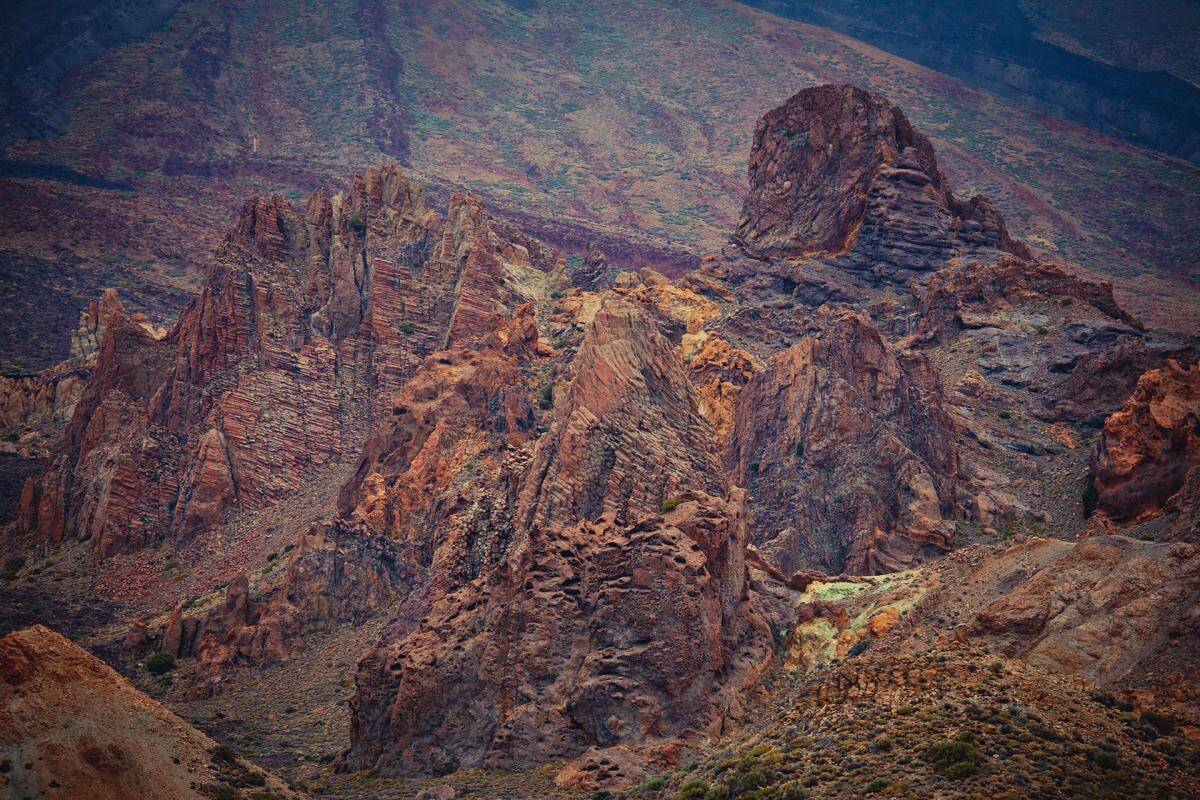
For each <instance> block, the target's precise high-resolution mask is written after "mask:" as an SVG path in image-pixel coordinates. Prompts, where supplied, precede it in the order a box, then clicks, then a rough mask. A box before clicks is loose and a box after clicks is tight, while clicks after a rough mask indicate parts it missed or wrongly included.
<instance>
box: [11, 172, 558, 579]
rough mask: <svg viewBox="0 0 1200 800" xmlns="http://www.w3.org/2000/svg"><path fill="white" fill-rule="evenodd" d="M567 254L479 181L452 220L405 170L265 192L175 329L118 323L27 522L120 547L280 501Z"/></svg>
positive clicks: (549, 280) (546, 282) (53, 533)
mask: <svg viewBox="0 0 1200 800" xmlns="http://www.w3.org/2000/svg"><path fill="white" fill-rule="evenodd" d="M562 269H563V265H562V261H561V259H559V258H558V257H557V255H555V254H554V253H553V252H552V251H550V250H548V249H546V248H545V247H543V246H542V245H540V244H539V243H537V242H536V241H535V240H532V239H530V238H528V237H526V236H524V235H522V234H520V233H519V232H517V231H515V230H512V229H511V228H509V227H507V226H505V225H502V224H499V223H496V222H494V221H493V220H491V219H489V218H488V217H487V215H486V214H485V213H484V211H483V209H482V207H481V206H480V204H479V203H478V201H477V200H475V199H474V198H472V197H470V196H462V195H455V196H454V197H453V198H452V199H451V202H450V207H449V210H448V212H447V216H446V221H445V223H442V221H441V220H440V218H439V217H438V215H437V214H436V213H435V212H433V211H432V210H430V209H429V208H428V207H427V206H426V204H425V201H424V197H423V193H422V190H421V188H420V187H419V186H417V185H416V184H413V183H411V182H410V181H409V180H408V179H407V178H406V177H405V176H404V174H403V173H402V172H401V171H400V170H399V169H398V168H395V167H385V168H380V169H376V170H371V171H368V172H367V173H366V174H365V175H359V176H356V177H355V180H354V183H353V185H352V186H351V187H350V188H349V189H348V190H347V191H345V192H342V193H338V194H333V195H331V194H329V193H327V192H318V193H317V194H315V195H313V197H312V198H311V199H310V200H309V201H308V203H307V204H306V205H305V206H304V207H303V208H302V209H296V208H294V207H292V205H291V204H290V203H289V202H288V201H287V200H285V199H283V198H281V197H271V198H256V199H254V200H251V201H249V202H247V203H246V205H245V206H244V208H243V209H242V213H241V217H240V219H239V221H238V223H237V226H236V227H235V229H234V230H233V231H232V232H231V233H230V234H229V236H228V237H227V238H226V240H225V242H224V243H223V244H222V246H221V247H220V248H219V249H218V251H217V253H216V255H215V257H214V260H213V263H212V265H211V267H210V269H209V272H208V276H207V279H206V282H205V285H204V288H203V290H202V291H201V293H200V295H199V296H198V297H197V298H196V299H195V300H194V301H193V303H192V304H191V306H190V307H189V308H188V309H187V311H185V312H184V314H183V315H182V317H181V318H180V320H179V322H178V323H177V324H176V325H175V327H174V328H173V329H172V330H171V332H170V333H169V334H168V335H167V336H166V337H165V338H163V339H161V340H160V339H158V338H156V337H153V336H150V335H149V334H147V333H146V332H144V331H141V332H139V329H138V328H137V326H136V325H135V324H134V323H133V321H132V320H128V319H126V318H124V317H120V316H119V315H118V316H117V317H115V319H118V320H122V319H125V321H124V322H120V323H119V324H113V323H111V322H110V323H108V324H107V326H106V327H107V331H106V332H105V333H104V334H103V335H102V337H101V341H102V345H101V350H100V354H99V356H98V360H97V366H96V369H95V373H94V375H93V376H92V378H91V379H90V380H89V383H88V386H87V388H86V390H85V392H84V397H83V400H81V401H80V403H79V404H78V407H77V408H76V410H75V413H74V416H73V419H72V422H71V424H70V426H69V429H68V433H67V436H66V437H65V438H64V440H63V442H62V443H61V444H60V446H59V447H58V449H57V450H56V451H55V454H54V458H53V461H52V463H51V465H50V468H49V470H48V471H47V474H46V475H45V476H44V477H43V478H42V479H40V480H37V481H34V482H32V483H31V484H30V485H29V486H28V487H27V489H26V492H25V494H26V498H25V501H24V502H23V506H22V508H23V513H22V517H21V522H22V525H23V526H24V528H25V529H27V530H32V531H35V532H36V533H37V535H38V537H39V538H41V539H43V540H45V539H49V540H54V541H57V540H60V539H62V538H64V537H78V538H89V537H91V538H92V539H93V540H94V541H95V542H96V543H97V551H98V555H100V556H106V555H110V554H112V553H115V552H118V551H121V550H126V549H129V548H133V547H137V546H140V545H142V544H144V543H146V542H148V541H153V540H156V539H158V538H161V537H162V536H164V535H171V536H174V537H176V538H178V539H181V540H184V539H187V538H188V537H191V536H195V535H197V534H198V533H199V532H201V531H203V530H205V529H207V528H208V527H210V526H212V525H214V524H217V523H218V522H220V520H221V519H222V517H223V515H224V514H225V513H226V512H228V511H230V510H231V509H237V510H241V511H255V510H258V509H262V508H265V507H267V506H269V505H272V504H273V503H275V502H278V501H279V500H281V499H283V498H284V497H287V496H288V495H289V494H290V493H292V492H293V491H295V490H296V489H297V488H299V487H300V486H301V485H302V484H303V483H304V481H305V480H307V479H308V478H310V477H311V476H312V475H314V474H315V473H316V472H317V471H319V470H321V469H323V468H325V467H327V466H329V465H332V464H336V463H340V462H343V461H347V460H349V459H352V458H354V457H355V456H356V455H357V454H358V452H359V449H360V447H361V446H362V443H363V440H364V438H365V436H366V433H367V432H368V431H369V430H370V427H371V422H372V420H373V419H379V418H381V417H382V416H383V415H384V414H385V413H386V409H387V408H388V401H389V400H390V398H391V396H392V394H394V393H395V392H396V391H397V390H399V388H400V387H401V386H403V385H404V383H405V382H406V381H407V380H408V378H409V377H411V375H412V374H413V372H414V371H415V370H416V368H417V366H418V365H419V364H420V363H421V361H422V360H423V359H424V358H425V357H426V356H427V355H429V354H430V353H432V352H433V351H435V350H438V349H440V348H442V347H446V346H450V345H469V344H471V343H474V342H478V341H479V340H480V339H481V338H482V337H483V336H485V335H489V334H490V333H491V332H492V330H493V329H494V327H495V319H496V318H497V316H499V317H506V316H509V315H511V313H512V312H513V310H514V309H515V308H516V307H517V306H519V305H521V304H522V303H525V302H528V301H529V300H539V301H540V300H542V299H544V298H545V297H547V296H549V294H550V293H551V291H552V290H553V287H554V286H556V285H557V282H559V281H561V280H562ZM97 335H99V334H97ZM135 384H136V385H135Z"/></svg>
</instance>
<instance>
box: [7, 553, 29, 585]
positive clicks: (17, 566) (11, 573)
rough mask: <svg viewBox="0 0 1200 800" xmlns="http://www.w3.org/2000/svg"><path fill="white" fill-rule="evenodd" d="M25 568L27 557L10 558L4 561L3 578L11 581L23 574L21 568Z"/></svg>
mask: <svg viewBox="0 0 1200 800" xmlns="http://www.w3.org/2000/svg"><path fill="white" fill-rule="evenodd" d="M24 566H25V556H9V557H8V558H6V559H5V560H4V573H3V578H4V580H6V581H11V580H12V579H14V578H16V577H17V575H19V574H21V568H22V567H24Z"/></svg>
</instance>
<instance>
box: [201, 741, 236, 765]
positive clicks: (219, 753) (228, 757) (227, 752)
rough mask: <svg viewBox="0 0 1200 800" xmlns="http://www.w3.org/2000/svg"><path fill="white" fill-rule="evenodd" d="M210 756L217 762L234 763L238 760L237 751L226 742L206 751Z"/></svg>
mask: <svg viewBox="0 0 1200 800" xmlns="http://www.w3.org/2000/svg"><path fill="white" fill-rule="evenodd" d="M208 754H209V755H210V756H212V760H213V761H214V762H216V763H218V764H236V763H237V762H238V756H237V751H236V750H234V749H233V748H232V747H230V746H229V745H227V744H219V745H217V746H216V747H213V748H212V749H211V750H209V751H208Z"/></svg>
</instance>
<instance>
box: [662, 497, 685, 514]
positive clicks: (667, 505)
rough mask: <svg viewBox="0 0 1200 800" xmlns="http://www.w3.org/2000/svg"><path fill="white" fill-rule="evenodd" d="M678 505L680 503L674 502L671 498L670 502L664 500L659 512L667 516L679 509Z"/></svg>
mask: <svg viewBox="0 0 1200 800" xmlns="http://www.w3.org/2000/svg"><path fill="white" fill-rule="evenodd" d="M679 503H680V501H679V500H676V499H674V498H672V499H670V500H664V501H663V504H662V506H661V507H660V508H659V510H660V511H662V513H664V514H668V513H670V512H672V511H674V510H675V509H677V508H679Z"/></svg>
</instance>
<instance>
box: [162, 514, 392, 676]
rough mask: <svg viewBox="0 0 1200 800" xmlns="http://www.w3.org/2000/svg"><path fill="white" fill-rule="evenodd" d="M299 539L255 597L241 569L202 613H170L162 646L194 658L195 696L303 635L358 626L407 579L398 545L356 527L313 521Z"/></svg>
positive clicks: (277, 657) (275, 658)
mask: <svg viewBox="0 0 1200 800" xmlns="http://www.w3.org/2000/svg"><path fill="white" fill-rule="evenodd" d="M297 544H298V546H297V547H296V550H295V552H294V553H293V555H292V558H291V560H290V561H289V562H288V568H287V574H286V575H285V577H284V580H283V583H282V584H281V585H280V586H279V587H278V588H276V589H273V590H268V591H267V592H265V593H264V594H263V595H262V596H260V597H255V596H253V595H252V593H251V587H250V583H249V581H248V579H247V577H246V575H245V574H244V573H243V574H240V575H238V576H237V577H236V578H235V579H234V580H232V581H231V582H230V584H229V586H228V588H227V589H226V592H225V598H224V600H223V601H222V602H221V603H219V604H218V605H217V606H216V607H215V608H213V609H211V610H210V611H209V612H208V613H207V614H205V615H204V616H203V617H194V616H186V615H185V614H184V609H183V606H182V605H181V606H179V607H177V608H176V609H175V610H174V612H172V614H171V616H170V618H169V619H168V621H167V625H166V627H165V629H164V630H163V632H162V638H161V645H160V646H161V649H162V650H164V651H166V652H168V653H171V654H173V655H175V656H177V657H180V658H183V657H192V656H194V657H195V659H196V662H195V666H194V669H193V674H192V686H191V694H192V695H193V696H206V695H208V694H211V693H212V692H214V691H218V690H219V689H220V688H221V685H222V683H223V682H224V681H225V680H226V678H227V677H228V676H229V673H230V670H231V669H232V668H234V667H237V666H239V665H241V666H255V667H262V666H267V665H270V664H276V663H280V662H283V661H286V660H287V659H288V658H290V657H291V656H293V655H294V654H295V653H297V652H299V651H301V650H303V649H304V645H305V638H306V636H308V635H311V634H314V633H321V632H329V631H331V630H334V629H335V628H336V627H337V626H340V625H359V624H361V623H362V622H363V621H365V620H366V619H367V618H368V617H370V616H372V615H373V614H376V613H379V612H380V610H381V609H386V608H389V607H391V606H392V605H393V604H394V603H395V602H396V601H397V600H398V599H399V598H401V597H403V596H404V594H405V593H406V592H407V591H408V589H409V588H410V586H411V584H412V570H411V568H410V566H409V564H408V563H407V561H406V559H405V558H404V557H403V553H402V550H401V548H399V547H398V546H397V545H396V544H395V543H393V542H391V541H390V540H388V539H385V538H382V537H379V536H373V535H371V534H370V532H369V531H367V530H365V529H364V528H363V527H362V526H355V525H352V524H347V523H345V522H341V521H331V522H328V523H325V524H321V525H316V526H314V527H313V528H312V529H311V530H310V531H309V532H308V533H307V534H305V535H302V536H301V537H300V539H299V541H298V543H297Z"/></svg>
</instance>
